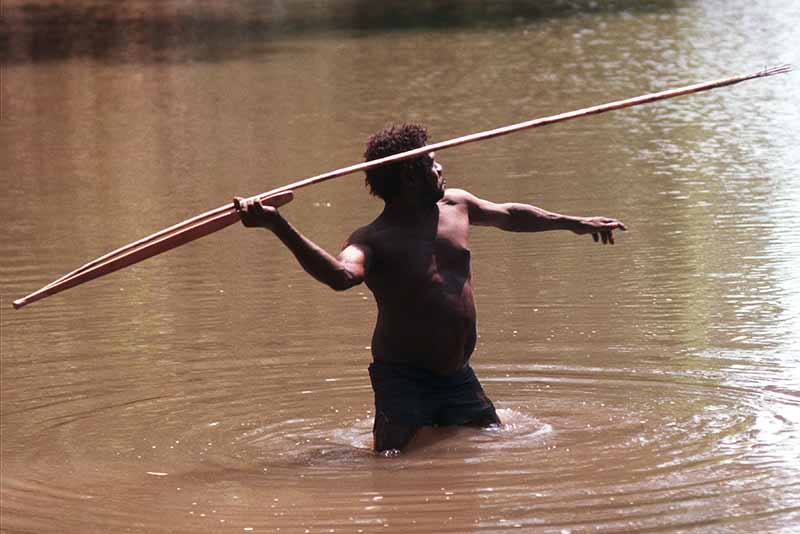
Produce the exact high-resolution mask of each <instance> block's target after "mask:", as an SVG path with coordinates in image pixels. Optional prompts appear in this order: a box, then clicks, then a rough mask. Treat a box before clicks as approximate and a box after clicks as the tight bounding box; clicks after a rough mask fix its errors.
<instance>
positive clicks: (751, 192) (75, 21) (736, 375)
mask: <svg viewBox="0 0 800 534" xmlns="http://www.w3.org/2000/svg"><path fill="white" fill-rule="evenodd" d="M373 4H378V5H373ZM529 4H532V3H527V2H477V1H464V2H448V3H435V2H419V3H417V4H416V5H414V6H413V7H409V6H408V5H407V4H406V3H401V2H392V3H367V2H359V1H357V0H348V1H346V2H344V1H343V2H338V3H337V2H332V1H331V2H325V1H322V2H280V1H278V0H275V1H267V2H248V1H238V2H227V3H220V2H210V1H207V2H201V1H193V2H183V1H176V0H169V1H164V2H159V3H157V4H155V5H151V3H149V2H126V3H124V4H123V3H112V2H104V1H99V0H98V1H89V0H80V1H77V2H69V3H68V2H60V3H59V2H52V1H51V2H45V1H39V2H35V1H30V2H25V1H22V0H11V1H5V2H4V6H3V10H4V13H3V22H2V26H0V51H2V58H3V70H2V122H0V134H1V135H2V142H1V143H0V173H2V178H0V184H2V188H3V195H2V197H0V210H2V219H3V232H2V233H0V290H1V293H2V306H1V307H0V310H1V317H2V345H0V347H1V348H2V425H1V426H0V429H1V430H2V516H1V517H0V518H1V519H2V526H1V527H0V529H2V531H3V532H9V533H12V532H14V533H22V532H37V533H43V532H59V533H61V532H75V533H79V532H80V533H95V532H97V533H99V532H103V533H105V532H135V533H152V532H176V533H178V532H186V533H197V532H215V533H217V532H233V533H241V532H254V533H257V532H382V533H385V532H459V533H462V532H492V533H501V532H535V533H554V534H566V533H570V534H578V533H590V532H591V533H611V532H637V533H677V532H703V533H763V532H771V533H783V534H788V533H796V532H800V460H798V458H799V457H800V333H799V332H800V267H799V266H800V233H799V232H798V231H797V220H798V217H800V155H799V154H800V153H798V150H797V143H798V139H800V104H798V102H800V98H798V97H800V91H799V90H798V87H800V85H799V84H798V75H797V74H796V73H793V74H789V75H783V76H778V77H774V78H768V79H764V80H757V81H751V82H746V83H743V84H741V85H737V86H734V87H730V88H724V89H719V90H716V91H712V92H709V93H704V94H700V95H694V96H688V97H683V98H680V99H676V100H671V101H668V102H664V103H659V104H653V105H649V106H643V107H639V108H634V109H629V110H623V111H618V112H613V113H610V114H605V115H601V116H596V117H593V118H587V119H581V120H579V121H574V122H571V123H566V124H560V125H556V126H552V127H548V128H544V129H541V130H535V131H531V132H525V133H520V134H516V135H514V136H510V137H504V138H502V139H498V140H492V141H487V142H484V143H479V144H476V145H469V146H467V147H461V148H456V149H453V150H450V151H445V152H441V153H440V154H439V160H440V161H441V163H442V164H443V165H444V168H445V175H446V176H447V178H448V183H449V184H450V185H451V186H454V187H463V188H466V189H469V190H471V191H473V192H474V193H476V194H478V195H480V196H483V197H485V198H489V199H492V200H497V201H508V200H517V201H525V202H530V203H533V204H536V205H539V206H541V207H544V208H547V209H550V210H553V211H560V212H564V213H571V214H585V215H589V214H595V215H608V216H613V217H619V218H620V219H622V220H623V221H625V222H626V223H627V224H628V226H629V231H628V232H627V233H625V234H622V235H620V236H618V239H617V244H616V245H615V246H613V247H612V246H605V247H604V246H599V245H595V244H594V243H592V241H591V239H589V238H579V237H576V236H574V235H572V234H567V233H563V232H551V233H544V234H527V235H526V234H508V233H503V232H500V231H497V230H491V229H475V230H474V231H473V233H472V236H471V248H472V253H473V258H474V266H473V267H474V278H475V286H476V299H477V304H478V313H479V331H480V339H479V343H478V349H477V351H476V353H475V355H474V357H473V365H474V367H475V369H476V371H477V373H478V375H479V376H480V377H481V379H482V381H483V383H484V386H485V388H486V390H487V392H488V394H489V395H490V396H491V397H492V398H493V399H494V400H495V404H496V405H497V407H498V408H499V411H500V415H501V417H502V418H503V420H504V422H505V424H504V426H503V427H502V428H499V429H495V430H491V431H478V430H461V431H458V432H446V433H440V434H439V435H437V436H436V438H437V439H436V440H434V442H433V443H431V444H429V445H428V446H426V447H423V448H420V449H418V450H416V451H413V452H410V453H408V454H405V455H401V456H399V457H396V458H381V457H377V456H375V455H373V454H372V453H371V452H370V447H371V435H370V429H371V417H372V413H373V412H372V409H373V408H372V394H371V390H370V387H369V382H368V378H367V374H366V366H367V364H368V362H369V360H370V352H369V340H370V335H371V328H372V324H373V321H374V319H375V308H374V304H373V302H372V300H371V296H370V295H369V292H368V291H367V290H366V288H364V287H363V286H361V287H357V288H354V289H352V290H350V291H348V292H345V293H334V292H331V291H330V290H328V289H327V288H324V287H322V286H320V285H319V284H317V283H316V282H314V281H313V280H311V279H310V278H309V277H308V276H306V275H305V274H304V273H303V272H302V271H301V269H300V268H299V267H298V266H297V264H296V263H295V261H294V259H293V258H292V257H291V255H290V254H289V253H288V252H287V251H286V250H285V249H283V248H282V247H281V246H279V243H278V242H277V240H276V239H274V238H273V237H272V236H271V235H269V234H267V233H266V232H263V231H259V230H246V229H243V228H242V227H240V226H238V225H237V226H234V227H232V228H229V229H226V230H224V231H221V232H219V233H217V234H214V235H213V236H210V237H208V238H205V239H203V240H201V241H198V242H195V243H192V244H190V245H187V246H184V247H181V248H180V249H177V250H175V251H172V252H170V253H168V254H164V255H162V256H159V257H157V258H154V259H151V260H148V261H147V262H144V263H141V264H139V265H136V266H134V267H132V268H129V269H126V270H124V271H120V272H118V273H115V274H112V275H109V276H107V277H105V278H103V279H100V280H97V281H94V282H91V283H89V284H87V285H84V286H81V287H78V288H75V289H71V290H69V291H67V292H65V293H62V294H60V295H57V296H53V297H51V298H49V299H47V300H44V301H41V302H39V303H36V304H33V305H31V306H29V307H26V308H24V309H22V310H20V311H14V310H12V309H11V301H12V300H13V299H15V298H18V297H20V296H22V295H24V294H27V293H29V292H31V291H33V290H35V289H37V288H39V287H41V286H42V285H44V284H46V283H48V282H50V281H51V280H53V279H55V278H57V277H58V276H60V275H61V274H63V273H65V272H67V271H69V270H71V269H73V268H75V267H77V266H78V265H81V264H82V263H84V262H86V261H88V260H89V259H92V258H94V257H96V256H99V255H101V254H102V253H104V252H107V251H108V250H111V249H113V248H116V247H117V246H120V245H122V244H124V243H127V242H130V241H133V240H135V239H138V238H140V237H142V236H144V235H146V234H149V233H151V232H153V231H155V230H158V229H160V228H162V227H165V226H168V225H171V224H173V223H175V222H177V221H180V220H182V219H184V218H187V217H189V216H192V215H194V214H197V213H200V212H203V211H206V210H208V209H211V208H214V207H216V206H219V205H221V204H224V203H226V202H228V201H229V199H230V198H231V197H232V196H234V195H250V194H255V193H259V192H262V191H265V190H268V189H271V188H273V187H276V186H279V185H282V184H285V183H288V182H290V181H293V180H296V179H300V178H303V177H305V176H310V175H314V174H318V173H320V172H323V171H327V170H330V169H333V168H337V167H341V166H344V165H348V164H351V163H354V162H357V161H359V160H360V159H361V154H362V152H363V146H364V141H365V139H366V137H367V136H368V135H369V134H370V133H372V132H373V131H375V130H377V129H379V128H381V127H383V126H384V125H386V124H388V123H391V122H397V121H419V122H422V123H424V124H426V125H427V126H428V127H429V129H430V130H431V133H432V136H433V140H434V141H439V140H443V139H447V138H450V137H454V136H457V135H462V134H466V133H469V132H473V131H477V130H482V129H488V128H492V127H496V126H500V125H503V124H508V123H512V122H517V121H520V120H524V119H528V118H533V117H538V116H544V115H550V114H554V113H559V112H563V111H568V110H572V109H577V108H580V107H584V106H588V105H592V104H596V103H602V102H606V101H611V100H615V99H619V98H625V97H630V96H635V95H638V94H643V93H646V92H650V91H655V90H661V89H666V88H670V87H675V86H680V85H685V84H689V83H695V82H700V81H704V80H709V79H715V78H719V77H724V76H728V75H732V74H738V73H744V72H748V71H752V70H757V69H760V68H761V67H763V66H765V65H768V64H775V63H783V62H793V63H795V64H796V63H798V59H800V58H799V57H798V49H800V48H799V47H798V43H800V31H799V30H798V28H800V4H798V3H797V2H796V1H794V0H697V1H689V0H686V1H680V0H676V1H672V2H666V1H662V2H644V1H643V2H623V1H619V2H593V3H590V2H580V1H574V2H564V1H562V2H556V1H551V2H538V3H536V4H535V5H534V6H532V5H529ZM380 208H381V206H380V204H379V202H378V201H376V200H374V199H372V198H370V197H369V195H368V194H367V193H366V191H365V190H364V187H363V181H362V177H361V176H352V177H347V178H340V179H338V180H335V181H332V182H328V183H326V184H323V185H319V186H316V187H313V188H308V189H304V190H303V191H301V192H298V195H297V198H296V200H295V201H294V202H293V203H292V204H290V205H288V206H286V207H285V208H283V210H282V211H283V213H284V215H285V216H286V217H287V218H288V219H289V220H291V221H292V222H293V223H294V224H295V225H296V226H297V227H298V228H300V229H302V230H303V231H304V232H306V233H307V235H308V236H310V237H311V238H312V239H314V240H316V241H317V242H318V243H320V244H321V245H322V246H324V247H325V248H327V249H328V250H330V251H332V252H336V251H338V248H339V246H340V245H341V243H342V242H343V240H344V239H345V238H346V237H347V235H348V234H349V232H350V231H352V229H354V228H355V227H357V226H359V225H362V224H364V223H366V222H368V221H369V220H371V218H372V217H374V216H375V215H376V214H377V213H378V211H379V210H380Z"/></svg>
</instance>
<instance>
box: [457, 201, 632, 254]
mask: <svg viewBox="0 0 800 534" xmlns="http://www.w3.org/2000/svg"><path fill="white" fill-rule="evenodd" d="M448 193H450V194H451V195H452V196H453V199H454V200H455V201H457V202H463V203H464V204H466V206H467V209H468V210H469V220H470V224H474V225H478V226H493V227H495V228H500V229H502V230H507V231H510V232H543V231H545V230H570V231H571V232H574V233H576V234H579V235H583V234H592V237H593V238H594V240H595V242H600V241H602V242H603V243H604V244H605V243H609V244H612V245H613V244H614V233H613V232H614V230H627V228H626V227H625V225H624V224H623V223H622V222H621V221H618V220H617V219H611V218H608V217H576V216H572V215H562V214H560V213H554V212H551V211H547V210H544V209H542V208H537V207H536V206H532V205H530V204H522V203H518V202H506V203H503V204H497V203H495V202H490V201H488V200H484V199H482V198H478V197H476V196H475V195H473V194H472V193H469V192H467V191H463V190H448Z"/></svg>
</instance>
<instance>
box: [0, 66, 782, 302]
mask: <svg viewBox="0 0 800 534" xmlns="http://www.w3.org/2000/svg"><path fill="white" fill-rule="evenodd" d="M791 69H792V67H791V65H779V66H775V67H768V68H765V69H763V70H760V71H758V72H754V73H752V74H745V75H741V76H733V77H731V78H724V79H721V80H714V81H710V82H704V83H699V84H695V85H688V86H685V87H680V88H677V89H669V90H666V91H661V92H658V93H650V94H646V95H642V96H637V97H634V98H629V99H626V100H618V101H616V102H609V103H607V104H601V105H598V106H592V107H588V108H583V109H579V110H576V111H570V112H567V113H561V114H559V115H552V116H549V117H543V118H539V119H533V120H529V121H525V122H519V123H516V124H512V125H510V126H503V127H501V128H495V129H493V130H486V131H483V132H478V133H474V134H470V135H465V136H462V137H456V138H454V139H449V140H447V141H441V142H439V143H434V144H431V145H426V146H423V147H420V148H416V149H414V150H409V151H407V152H401V153H399V154H394V155H392V156H387V157H385V158H380V159H375V160H371V161H367V162H364V163H358V164H356V165H351V166H349V167H343V168H341V169H337V170H335V171H331V172H327V173H324V174H320V175H317V176H312V177H311V178H306V179H304V180H300V181H297V182H293V183H291V184H288V185H284V186H282V187H278V188H276V189H272V190H270V191H267V192H266V193H261V194H260V195H255V196H253V197H251V198H250V199H248V200H257V201H259V202H261V203H262V204H264V205H272V206H281V205H283V204H285V203H286V202H289V201H290V200H291V199H292V198H293V191H294V190H297V189H300V188H303V187H307V186H310V185H313V184H318V183H321V182H324V181H327V180H331V179H333V178H338V177H340V176H345V175H348V174H354V173H356V172H359V171H367V170H369V169H373V168H375V167H378V166H380V165H386V164H388V163H394V162H397V161H401V160H405V159H409V158H414V157H417V156H421V155H423V154H427V153H429V152H434V151H440V150H444V149H447V148H452V147H455V146H459V145H465V144H467V143H474V142H476V141H483V140H484V139H491V138H493V137H500V136H501V135H507V134H510V133H514V132H519V131H521V130H527V129H531V128H538V127H541V126H547V125H549V124H555V123H557V122H564V121H568V120H572V119H577V118H580V117H587V116H589V115H596V114H598V113H605V112H606V111H613V110H616V109H622V108H629V107H632V106H638V105H641V104H647V103H650V102H655V101H657V100H665V99H668V98H674V97H676V96H681V95H688V94H691V93H699V92H701V91H708V90H710V89H716V88H718V87H725V86H727V85H733V84H736V83H740V82H743V81H745V80H752V79H755V78H764V77H767V76H773V75H775V74H783V73H785V72H789V71H790V70H791ZM238 220H239V214H238V211H237V206H236V205H235V204H234V203H230V204H226V205H224V206H220V207H219V208H217V209H214V210H211V211H207V212H205V213H203V214H200V215H197V216H196V217H192V218H191V219H187V220H185V221H183V222H180V223H178V224H176V225H174V226H170V227H169V228H165V229H163V230H161V231H159V232H156V233H155V234H152V235H149V236H147V237H145V238H142V239H140V240H138V241H134V242H133V243H130V244H128V245H125V246H124V247H121V248H118V249H117V250H114V251H112V252H109V253H108V254H105V255H103V256H101V257H99V258H97V259H95V260H92V261H90V262H89V263H87V264H85V265H83V266H81V267H79V268H78V269H75V270H74V271H71V272H69V273H67V274H65V275H64V276H62V277H60V278H58V279H57V280H54V281H53V282H50V283H49V284H47V285H46V286H44V287H43V288H41V289H39V290H37V291H34V292H33V293H31V294H30V295H27V296H25V297H22V298H20V299H17V300H15V301H14V303H13V304H14V308H15V309H19V308H22V307H23V306H25V305H27V304H30V303H31V302H35V301H37V300H41V299H43V298H45V297H47V296H50V295H54V294H56V293H59V292H61V291H64V290H65V289H69V288H71V287H75V286H77V285H80V284H82V283H84V282H88V281H89V280H93V279H95V278H99V277H100V276H103V275H106V274H109V273H112V272H114V271H117V270H119V269H122V268H124V267H128V266H129V265H133V264H134V263H138V262H140V261H142V260H145V259H147V258H150V257H152V256H155V255H157V254H161V253H162V252H166V251H167V250H171V249H173V248H175V247H178V246H180V245H183V244H185V243H189V242H190V241H194V240H195V239H199V238H201V237H203V236H206V235H208V234H211V233H213V232H216V231H218V230H221V229H223V228H225V227H227V226H230V225H232V224H234V223H235V222H237V221H238Z"/></svg>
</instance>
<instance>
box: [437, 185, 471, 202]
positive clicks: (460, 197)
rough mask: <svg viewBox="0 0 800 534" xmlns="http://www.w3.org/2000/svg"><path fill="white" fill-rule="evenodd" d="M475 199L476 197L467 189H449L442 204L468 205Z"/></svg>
mask: <svg viewBox="0 0 800 534" xmlns="http://www.w3.org/2000/svg"><path fill="white" fill-rule="evenodd" d="M474 198H475V195H473V194H472V193H470V192H469V191H467V190H465V189H451V188H449V187H448V188H447V189H446V190H445V192H444V197H443V198H442V200H441V202H444V203H445V204H467V203H469V202H470V201H471V200H472V199H474Z"/></svg>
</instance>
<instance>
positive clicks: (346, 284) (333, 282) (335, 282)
mask: <svg viewBox="0 0 800 534" xmlns="http://www.w3.org/2000/svg"><path fill="white" fill-rule="evenodd" d="M360 283H361V280H360V279H358V278H357V277H355V276H353V275H351V274H350V273H346V272H345V273H342V274H341V275H339V276H335V277H333V278H332V279H330V280H328V281H327V285H328V287H330V288H331V289H333V290H334V291H337V292H338V291H345V290H347V289H350V288H351V287H353V286H356V285H358V284H360Z"/></svg>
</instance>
